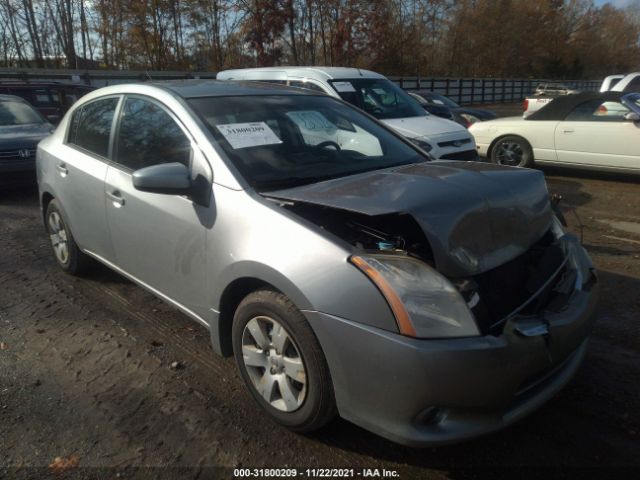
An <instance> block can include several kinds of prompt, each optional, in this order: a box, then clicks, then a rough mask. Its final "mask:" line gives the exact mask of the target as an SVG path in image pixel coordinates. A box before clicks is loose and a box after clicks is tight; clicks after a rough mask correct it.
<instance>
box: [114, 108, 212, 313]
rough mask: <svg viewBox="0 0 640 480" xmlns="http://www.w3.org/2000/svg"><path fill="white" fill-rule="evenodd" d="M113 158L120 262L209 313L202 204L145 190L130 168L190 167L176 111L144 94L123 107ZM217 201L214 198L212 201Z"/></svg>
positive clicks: (189, 306)
mask: <svg viewBox="0 0 640 480" xmlns="http://www.w3.org/2000/svg"><path fill="white" fill-rule="evenodd" d="M115 150H116V151H115V154H114V156H113V159H114V164H113V165H112V166H110V167H109V169H108V171H107V177H106V182H105V183H106V190H105V193H106V197H107V198H106V210H107V222H108V225H109V230H110V235H111V241H112V243H113V246H114V250H115V262H116V265H117V266H118V267H119V268H120V269H122V270H124V271H125V272H126V273H127V274H129V275H131V276H132V277H134V278H135V279H136V280H138V281H140V282H142V283H143V284H145V285H146V286H147V287H148V288H150V289H151V290H153V291H155V292H156V293H159V294H161V295H162V296H164V297H165V298H167V299H170V300H172V301H174V302H175V303H178V304H179V305H180V306H182V307H183V308H185V309H187V310H189V311H190V312H192V313H195V314H196V315H197V316H199V317H201V318H206V312H207V308H206V305H205V299H206V298H207V295H206V289H207V281H206V280H207V278H206V272H205V266H206V263H207V262H206V250H205V241H206V232H207V228H206V227H205V226H204V225H203V223H202V220H201V219H203V218H209V213H210V210H211V209H212V208H213V207H212V206H211V205H208V206H202V205H198V204H196V203H194V201H192V200H191V199H190V198H187V197H186V196H181V195H163V194H157V193H149V192H142V191H140V190H137V189H135V188H134V186H133V182H132V173H133V172H134V171H135V170H138V169H140V168H143V167H148V166H151V165H156V164H159V163H170V162H180V163H183V164H185V165H186V166H188V167H189V168H191V169H193V168H194V165H193V162H194V159H199V161H204V159H203V158H202V157H201V156H198V155H194V153H193V151H192V150H193V147H192V139H191V137H190V135H189V134H188V132H187V131H186V129H184V128H183V127H182V125H181V124H180V123H179V121H178V120H177V119H176V117H175V116H174V115H173V114H172V113H171V112H170V111H169V110H168V109H166V108H165V107H164V106H163V105H161V104H160V103H157V102H155V101H153V100H151V99H149V98H147V97H137V96H128V97H126V99H125V103H124V105H123V107H122V114H121V117H120V120H119V127H118V130H117V137H116V148H115ZM211 202H212V201H211Z"/></svg>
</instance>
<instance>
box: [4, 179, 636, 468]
mask: <svg viewBox="0 0 640 480" xmlns="http://www.w3.org/2000/svg"><path fill="white" fill-rule="evenodd" d="M546 174H547V177H548V182H549V187H550V190H551V191H552V192H557V193H561V194H562V195H563V197H564V200H563V203H562V206H563V209H564V210H565V212H566V213H567V219H568V220H569V222H570V228H571V229H572V230H573V231H575V232H577V233H582V234H583V236H584V244H585V245H586V247H587V249H588V250H589V252H590V254H591V255H592V258H593V260H594V263H595V264H596V266H597V268H598V270H599V273H600V279H601V287H602V301H601V308H600V313H599V316H598V321H597V324H596V328H595V332H594V335H593V340H592V342H591V344H590V349H589V353H588V356H587V358H586V361H585V363H584V365H583V367H582V369H581V370H580V371H579V373H578V374H577V376H576V377H575V379H574V380H573V381H572V382H571V383H570V384H569V385H568V386H567V388H565V389H564V390H563V391H562V392H561V393H560V394H559V395H558V396H557V397H556V398H555V399H553V400H552V401H551V402H549V403H548V404H547V405H546V406H545V407H543V408H542V409H541V410H539V411H538V412H536V413H535V414H533V415H531V416H530V417H529V418H527V419H525V420H524V421H522V422H520V423H518V424H517V425H514V426H512V427H511V428H508V429H506V430H504V431H502V432H499V433H496V434H493V435H489V436H486V437H482V438H480V439H477V440H474V441H471V442H467V443H464V444H461V445H456V446H449V447H442V448H437V449H436V448H434V449H422V450H419V449H410V448H405V447H402V446H399V445H396V444H393V443H390V442H388V441H386V440H383V439H381V438H379V437H376V436H374V435H372V434H370V433H368V432H366V431H364V430H362V429H360V428H358V427H356V426H354V425H352V424H350V423H348V422H346V421H343V420H336V421H335V422H333V423H332V424H330V425H329V426H328V427H327V428H325V429H324V430H322V431H321V432H319V433H316V434H313V435H309V436H302V435H298V434H294V433H290V432H288V431H287V430H285V429H282V428H280V427H278V426H276V425H274V424H273V423H271V422H270V421H269V420H267V419H266V418H265V417H263V416H262V414H261V413H260V412H259V411H258V409H257V407H256V406H255V405H254V403H253V401H252V399H251V398H250V396H249V394H248V392H246V391H245V388H244V386H243V384H242V382H241V379H240V377H239V376H238V374H237V372H236V369H235V365H234V363H233V360H232V359H223V358H219V357H217V356H215V355H214V354H213V352H212V349H211V346H210V344H209V338H208V332H207V331H206V330H205V329H204V328H203V327H201V326H199V325H197V324H196V323H194V322H192V321H190V320H189V319H188V318H187V317H185V316H184V315H183V314H181V313H179V312H178V311H176V310H175V309H173V308H172V307H170V306H168V305H166V304H164V303H163V302H161V301H159V300H157V299H156V298H155V297H153V296H152V295H151V294H149V293H147V292H146V291H144V290H142V289H141V288H139V287H137V286H135V285H133V284H132V283H130V282H129V281H127V280H125V279H124V278H122V277H120V276H119V275H117V274H115V273H113V272H111V271H110V270H108V269H106V268H104V267H101V266H96V268H94V269H93V270H92V271H91V272H90V273H88V274H86V275H85V276H84V277H82V278H75V277H72V276H69V275H66V274H64V273H63V272H61V271H59V270H58V269H57V268H56V265H55V264H54V260H53V256H52V253H51V251H50V247H49V244H48V239H47V237H46V236H45V234H44V231H43V227H42V224H41V221H40V217H39V210H38V205H37V192H36V191H35V190H33V189H30V190H29V189H28V190H18V191H13V192H11V191H10V192H6V191H5V192H3V193H0V242H1V244H2V246H3V253H2V255H0V478H8V479H11V478H34V479H40V478H67V477H68V478H181V479H182V478H231V477H232V476H233V470H232V469H233V468H237V467H242V468H254V467H257V468H262V467H285V466H286V467H298V468H320V467H351V468H355V469H362V468H370V469H374V468H377V469H383V468H385V469H387V470H394V471H397V472H399V474H400V476H401V478H427V479H439V478H452V479H458V478H476V477H477V475H478V474H479V473H482V472H492V474H493V476H494V477H497V476H506V477H509V478H512V477H514V476H516V475H517V476H519V477H523V476H527V475H530V474H532V473H536V474H537V473H542V472H543V473H544V474H545V475H549V474H550V473H551V472H556V473H557V472H560V471H561V470H560V469H563V470H562V472H565V473H566V474H569V473H571V472H578V473H580V472H582V473H587V472H586V471H585V470H583V469H585V468H598V473H599V475H600V476H603V475H605V474H607V473H609V474H611V473H613V474H615V475H613V476H615V477H616V478H624V477H627V476H628V475H632V474H635V475H636V478H637V474H638V472H640V456H639V455H638V452H639V451H640V449H639V447H640V402H639V401H638V399H639V398H640V382H639V381H638V380H639V379H640V355H639V351H640V323H639V320H640V319H639V312H640V203H639V199H640V183H639V181H638V180H637V179H636V180H633V179H627V178H623V177H612V176H602V175H586V174H576V173H569V172H564V171H552V170H549V171H546ZM574 213H575V214H574ZM578 218H579V219H580V220H578ZM580 225H582V226H580ZM174 362H179V364H178V366H177V368H174V367H172V364H173V363H174ZM174 366H175V364H174ZM567 469H568V470H567ZM575 469H578V470H575ZM358 471H359V470H358ZM503 474H504V475H503ZM50 476H51V477H50ZM607 476H611V475H607Z"/></svg>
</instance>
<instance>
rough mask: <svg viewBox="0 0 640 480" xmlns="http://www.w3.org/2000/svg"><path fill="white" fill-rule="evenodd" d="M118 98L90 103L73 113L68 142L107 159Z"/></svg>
mask: <svg viewBox="0 0 640 480" xmlns="http://www.w3.org/2000/svg"><path fill="white" fill-rule="evenodd" d="M117 105H118V98H116V97H112V98H105V99H103V100H96V101H94V102H91V103H88V104H86V105H84V106H82V107H81V108H79V109H78V110H76V111H75V112H74V113H73V116H72V117H71V125H70V127H69V136H68V137H67V142H68V143H71V144H73V145H77V146H78V147H81V148H83V149H84V150H87V151H89V152H91V153H95V154H96V155H100V156H101V157H107V156H108V155H109V138H110V136H111V125H112V123H113V115H114V113H115V111H116V106H117Z"/></svg>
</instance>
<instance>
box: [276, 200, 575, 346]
mask: <svg viewBox="0 0 640 480" xmlns="http://www.w3.org/2000/svg"><path fill="white" fill-rule="evenodd" d="M281 206H283V207H284V208H286V209H288V210H290V211H292V212H293V213H295V214H297V215H299V216H301V217H303V218H305V219H306V220H309V221H310V222H312V223H314V224H316V225H318V226H319V227H320V228H322V229H323V230H326V231H327V232H329V233H331V234H333V235H335V236H337V237H339V238H340V239H342V240H344V241H346V242H348V243H349V244H351V245H352V246H354V247H355V248H357V249H358V250H364V251H367V252H369V253H387V254H399V255H408V256H411V257H414V258H417V259H420V260H421V261H424V262H426V263H427V264H428V265H430V266H431V267H433V268H435V269H437V264H436V261H435V259H434V256H433V251H432V249H431V246H430V244H429V241H428V239H427V237H426V236H425V234H424V232H423V230H422V229H421V228H420V225H419V224H418V223H417V222H416V221H415V219H414V218H413V217H412V216H411V215H410V214H403V213H393V214H384V215H364V214H360V213H357V212H351V211H346V210H341V209H336V208H332V207H326V206H321V205H316V204H308V203H304V202H283V203H281ZM567 259H568V255H567V248H566V246H564V245H563V244H562V242H561V241H560V240H558V239H557V238H555V236H554V235H553V233H552V232H551V230H549V231H547V232H546V233H545V234H544V235H543V236H542V238H540V239H539V240H538V241H537V242H536V243H535V244H534V245H533V246H532V247H531V248H529V249H528V250H527V251H526V252H525V253H523V254H521V255H519V256H517V257H516V258H514V259H512V260H510V261H508V262H506V263H504V264H502V265H500V266H498V267H496V268H494V269H491V270H489V271H486V272H483V273H480V274H477V275H472V276H465V277H451V276H447V278H448V280H449V281H450V282H451V283H452V284H453V285H454V286H455V287H456V288H457V289H458V291H459V292H460V294H461V295H462V297H463V298H464V300H465V301H466V302H467V306H468V307H469V308H470V309H471V311H472V313H473V314H474V316H475V318H476V321H477V323H478V326H479V328H480V330H481V332H482V333H483V334H494V335H498V334H500V333H501V332H502V330H503V328H504V325H505V323H506V321H507V320H508V318H510V317H512V316H514V315H516V314H519V315H535V314H538V313H539V312H541V311H543V310H553V311H559V310H561V309H562V308H563V307H564V305H566V303H567V302H568V300H569V296H570V294H571V292H572V291H573V289H574V286H575V283H576V275H577V272H576V271H575V270H572V269H570V268H567Z"/></svg>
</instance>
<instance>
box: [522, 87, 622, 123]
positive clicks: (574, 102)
mask: <svg viewBox="0 0 640 480" xmlns="http://www.w3.org/2000/svg"><path fill="white" fill-rule="evenodd" d="M623 95H624V94H623V93H621V92H583V93H576V94H574V95H563V96H561V97H557V98H555V99H553V100H552V101H550V102H549V103H547V104H546V105H545V106H543V107H542V108H541V109H540V110H537V111H535V112H533V113H532V114H531V115H529V116H528V117H527V118H526V120H527V121H529V120H564V118H565V117H566V116H567V115H568V114H569V113H570V112H571V111H572V110H573V109H574V108H575V107H577V106H578V105H580V104H581V103H584V102H588V101H590V100H598V99H602V100H604V101H607V102H619V101H620V98H621V97H622V96H623Z"/></svg>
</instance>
